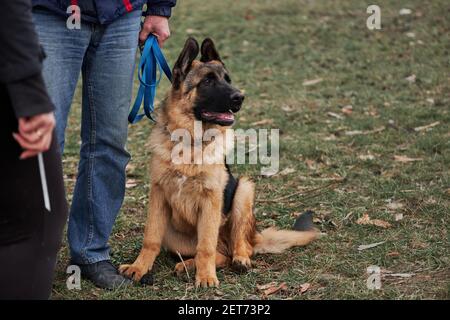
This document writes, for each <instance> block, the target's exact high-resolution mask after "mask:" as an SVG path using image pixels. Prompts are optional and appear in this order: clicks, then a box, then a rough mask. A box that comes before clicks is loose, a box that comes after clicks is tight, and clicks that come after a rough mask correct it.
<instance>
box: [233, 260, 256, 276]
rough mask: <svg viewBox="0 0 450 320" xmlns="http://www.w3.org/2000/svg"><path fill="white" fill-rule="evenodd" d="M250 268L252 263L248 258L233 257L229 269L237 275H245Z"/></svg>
mask: <svg viewBox="0 0 450 320" xmlns="http://www.w3.org/2000/svg"><path fill="white" fill-rule="evenodd" d="M251 267H252V262H251V260H250V258H249V257H242V256H234V257H233V262H232V263H231V268H232V269H233V271H235V272H237V273H245V272H247V271H248V269H250V268H251Z"/></svg>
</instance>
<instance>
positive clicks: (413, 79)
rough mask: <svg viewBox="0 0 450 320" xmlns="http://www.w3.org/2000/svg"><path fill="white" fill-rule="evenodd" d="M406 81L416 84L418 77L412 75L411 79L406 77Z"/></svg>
mask: <svg viewBox="0 0 450 320" xmlns="http://www.w3.org/2000/svg"><path fill="white" fill-rule="evenodd" d="M405 80H406V81H408V82H410V83H414V82H416V75H415V74H412V75H410V76H409V77H406V78H405Z"/></svg>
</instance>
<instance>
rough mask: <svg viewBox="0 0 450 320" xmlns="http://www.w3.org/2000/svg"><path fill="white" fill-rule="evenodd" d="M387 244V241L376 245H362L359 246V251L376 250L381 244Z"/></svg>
mask: <svg viewBox="0 0 450 320" xmlns="http://www.w3.org/2000/svg"><path fill="white" fill-rule="evenodd" d="M385 242H386V241H381V242H375V243H371V244H362V245H360V246H358V250H359V251H362V250H366V249H370V248H374V247H376V246H379V245H380V244H383V243H385Z"/></svg>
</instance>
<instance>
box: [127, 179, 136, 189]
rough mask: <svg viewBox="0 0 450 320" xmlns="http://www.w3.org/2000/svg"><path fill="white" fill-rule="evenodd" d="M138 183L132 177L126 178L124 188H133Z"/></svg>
mask: <svg viewBox="0 0 450 320" xmlns="http://www.w3.org/2000/svg"><path fill="white" fill-rule="evenodd" d="M137 185H138V181H136V180H134V179H128V180H127V183H126V184H125V188H127V189H131V188H134V187H136V186H137Z"/></svg>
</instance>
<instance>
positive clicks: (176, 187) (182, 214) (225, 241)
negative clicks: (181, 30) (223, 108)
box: [119, 61, 316, 287]
mask: <svg viewBox="0 0 450 320" xmlns="http://www.w3.org/2000/svg"><path fill="white" fill-rule="evenodd" d="M202 66H203V63H201V62H199V61H194V63H192V66H191V69H192V70H193V71H191V73H194V75H195V76H194V77H193V79H191V80H190V81H194V82H195V81H199V79H201V76H202V72H203V71H202ZM195 96H196V90H195V89H193V90H191V91H190V92H189V93H186V87H185V86H181V87H180V89H178V90H175V89H172V91H171V92H170V94H169V97H168V99H167V101H166V104H165V106H164V107H163V108H162V109H161V110H160V113H159V116H158V121H157V124H156V125H155V127H154V129H153V130H152V133H151V136H150V148H151V151H152V157H151V162H150V177H151V189H150V206H149V210H148V217H147V223H146V227H145V233H144V241H143V247H142V250H141V252H140V254H139V256H138V258H137V259H136V261H135V262H134V263H133V264H131V265H122V266H120V268H119V270H120V271H121V272H122V273H124V274H125V275H127V276H129V277H131V278H133V279H134V280H136V281H139V280H140V279H141V277H142V276H143V275H144V274H146V273H147V272H148V271H149V270H151V269H152V266H153V263H154V261H155V258H156V257H157V255H158V254H159V252H160V248H161V246H163V247H165V248H166V249H168V250H169V251H171V252H174V253H179V254H181V255H182V256H184V257H193V259H188V260H185V261H184V264H183V263H178V264H177V266H176V268H175V271H176V272H177V274H183V273H184V272H185V268H187V269H188V271H192V270H194V269H195V270H196V276H195V283H196V285H197V286H205V287H206V286H217V285H218V284H219V281H218V280H217V276H216V267H221V266H226V265H229V264H232V265H233V267H235V269H237V270H241V271H242V270H246V269H247V268H249V267H250V266H251V260H250V258H251V256H252V255H253V254H255V253H264V252H274V253H279V252H282V251H283V250H285V249H287V248H289V247H292V246H295V245H305V244H307V243H308V242H310V241H312V240H313V239H314V238H315V235H316V233H315V232H296V231H286V230H275V229H267V230H264V231H263V232H262V233H258V232H257V231H256V221H255V216H254V214H253V199H254V185H253V183H252V182H251V181H250V180H248V179H247V178H245V177H241V178H240V179H239V183H238V188H237V190H236V194H235V197H234V200H233V204H232V209H231V212H230V213H229V214H228V215H227V216H225V215H223V214H222V205H223V191H224V188H225V185H226V183H227V179H228V174H227V172H226V168H225V166H224V164H223V163H220V164H201V165H198V164H179V165H177V164H174V163H173V162H172V161H171V152H172V148H173V147H174V145H175V143H177V142H172V141H171V140H170V133H171V132H173V131H174V130H176V129H187V130H189V131H190V132H191V136H193V135H194V133H193V126H194V115H193V112H192V106H193V102H194V100H195ZM212 127H213V128H215V129H217V130H219V131H220V132H222V133H224V132H225V129H227V127H221V126H218V125H211V124H203V130H206V129H209V128H212ZM219 140H220V139H219ZM214 143H218V142H217V141H213V142H205V143H203V145H202V146H200V148H202V150H203V151H205V150H206V149H207V146H208V145H210V144H214ZM192 148H194V146H192ZM192 154H193V152H192ZM206 156H209V157H213V155H206Z"/></svg>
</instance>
